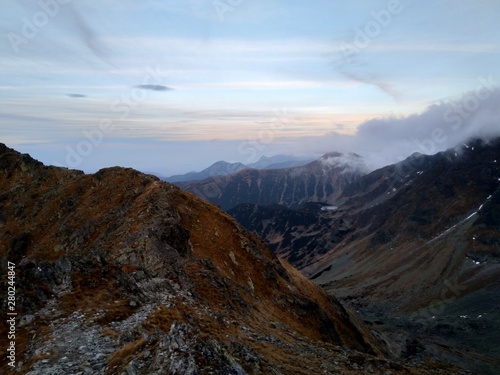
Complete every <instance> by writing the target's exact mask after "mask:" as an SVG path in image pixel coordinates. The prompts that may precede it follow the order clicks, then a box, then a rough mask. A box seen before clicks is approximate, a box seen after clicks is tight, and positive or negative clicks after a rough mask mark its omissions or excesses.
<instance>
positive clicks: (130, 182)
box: [0, 145, 453, 374]
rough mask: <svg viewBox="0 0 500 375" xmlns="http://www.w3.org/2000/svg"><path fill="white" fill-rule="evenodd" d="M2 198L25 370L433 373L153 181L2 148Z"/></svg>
mask: <svg viewBox="0 0 500 375" xmlns="http://www.w3.org/2000/svg"><path fill="white" fill-rule="evenodd" d="M0 191H1V196H0V204H1V206H0V226H1V228H2V231H1V232H0V256H1V259H2V263H1V264H2V273H3V274H5V273H6V266H7V264H8V263H7V262H13V263H14V264H15V265H16V288H17V289H16V293H17V294H16V306H15V308H16V312H17V313H18V317H17V321H18V328H17V332H16V337H17V338H16V350H17V352H16V356H17V363H18V370H19V371H20V372H21V373H25V372H29V373H31V374H34V373H36V374H64V373H78V372H92V373H99V374H100V373H106V374H121V373H122V372H124V371H125V372H126V373H134V374H159V373H164V372H165V371H169V373H172V374H181V373H182V374H183V373H192V374H195V373H208V372H210V371H212V372H213V371H215V372H216V373H218V374H244V373H284V374H292V373H293V374H310V373H319V372H320V371H328V372H339V371H340V372H341V373H345V374H349V373H359V371H358V370H357V369H359V366H360V364H361V365H362V366H369V367H370V368H371V371H374V372H375V373H385V372H386V371H387V370H388V369H394V370H397V371H398V373H433V371H434V370H433V369H434V368H435V367H434V365H432V364H430V365H425V366H424V367H422V368H420V369H418V370H417V369H409V368H406V367H404V366H402V365H399V364H396V363H392V362H389V361H387V360H384V359H381V358H380V357H381V356H382V354H383V353H384V352H386V349H385V345H383V343H382V342H381V341H380V340H379V339H377V338H375V336H374V335H373V334H372V333H371V331H370V330H369V329H368V328H367V327H366V326H365V325H364V324H363V323H362V322H361V321H360V320H359V319H358V318H357V317H356V315H355V314H353V313H351V312H350V311H349V310H346V309H344V308H343V307H342V305H341V304H340V303H339V302H338V301H337V300H336V299H335V298H334V297H330V296H327V295H326V294H325V293H324V292H323V291H322V290H321V289H320V288H319V287H318V286H315V285H314V284H312V283H310V282H308V281H306V280H305V279H304V278H303V277H302V276H301V275H300V274H299V273H298V272H297V271H295V270H294V269H293V268H292V267H291V266H289V265H288V264H287V263H286V262H282V261H280V260H279V259H277V258H276V257H275V256H273V255H272V254H271V253H270V252H269V251H268V250H267V249H266V248H265V246H264V245H263V244H262V242H260V241H259V240H258V239H257V238H256V237H254V236H253V235H251V234H250V233H248V232H247V231H246V230H244V229H243V228H242V227H241V226H239V225H238V224H237V223H236V222H235V221H234V220H233V219H232V218H231V217H229V216H228V215H226V214H224V213H222V212H221V211H219V210H218V209H217V208H216V207H215V206H213V205H211V204H209V203H206V202H204V201H202V200H200V199H198V198H196V197H194V196H192V195H190V194H188V193H185V192H183V191H182V190H180V189H179V188H177V187H175V186H173V185H170V184H167V183H164V182H161V181H159V180H158V179H157V178H155V177H153V176H148V175H143V174H141V173H139V172H136V171H134V170H131V169H124V168H108V169H104V170H101V171H99V172H97V173H96V174H94V175H85V174H83V173H81V172H78V171H70V170H66V169H61V168H55V167H45V166H43V165H42V164H41V163H39V162H37V161H35V160H33V159H31V158H30V157H29V156H28V155H21V154H18V153H17V152H15V151H13V150H11V149H9V148H7V147H5V146H4V145H0ZM3 284H4V285H2V289H1V290H2V296H1V297H2V303H5V301H7V298H6V296H5V294H4V293H5V292H6V291H7V288H6V285H5V281H3ZM4 307H6V306H4ZM1 327H2V332H0V334H1V337H6V332H4V330H5V329H6V327H5V325H2V326H1ZM304 353H307V356H302V355H303V354H304ZM363 353H367V354H363ZM374 355H376V356H378V358H377V357H375V356H374ZM299 356H300V360H299V359H298V357H299ZM6 367H7V364H6V363H5V362H3V363H2V372H3V373H7V372H8V368H6ZM447 368H448V370H449V371H451V372H450V373H453V369H452V368H451V367H447ZM439 371H440V370H439ZM436 373H440V372H436Z"/></svg>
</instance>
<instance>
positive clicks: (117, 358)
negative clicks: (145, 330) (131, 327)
mask: <svg viewBox="0 0 500 375" xmlns="http://www.w3.org/2000/svg"><path fill="white" fill-rule="evenodd" d="M144 346H146V340H144V337H141V338H140V339H137V340H136V341H134V342H130V343H128V344H125V345H124V346H122V347H121V348H120V349H118V350H116V351H115V352H114V353H113V354H111V355H110V356H109V358H108V371H107V374H109V375H112V374H121V373H122V371H123V370H124V368H125V366H126V365H127V364H128V363H129V362H130V361H131V360H132V359H133V357H134V356H137V354H136V353H137V352H138V351H139V350H142V348H144Z"/></svg>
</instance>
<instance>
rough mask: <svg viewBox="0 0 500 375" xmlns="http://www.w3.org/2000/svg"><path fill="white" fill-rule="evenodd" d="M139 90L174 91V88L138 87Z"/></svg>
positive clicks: (157, 86)
mask: <svg viewBox="0 0 500 375" xmlns="http://www.w3.org/2000/svg"><path fill="white" fill-rule="evenodd" d="M134 87H135V88H137V89H143V90H151V91H172V90H173V88H171V87H168V86H163V85H136V86H134Z"/></svg>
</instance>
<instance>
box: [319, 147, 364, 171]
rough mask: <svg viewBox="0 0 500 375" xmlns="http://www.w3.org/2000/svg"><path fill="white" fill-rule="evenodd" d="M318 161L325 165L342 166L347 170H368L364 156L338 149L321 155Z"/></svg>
mask: <svg viewBox="0 0 500 375" xmlns="http://www.w3.org/2000/svg"><path fill="white" fill-rule="evenodd" d="M318 161H319V162H320V163H321V164H322V165H323V166H324V167H330V168H342V169H344V170H345V171H358V172H361V173H367V172H368V168H367V166H366V163H365V160H364V158H363V157H362V156H361V155H358V154H356V153H353V152H348V153H345V154H344V153H340V152H336V151H333V152H329V153H326V154H324V155H323V156H322V157H320V158H319V159H318Z"/></svg>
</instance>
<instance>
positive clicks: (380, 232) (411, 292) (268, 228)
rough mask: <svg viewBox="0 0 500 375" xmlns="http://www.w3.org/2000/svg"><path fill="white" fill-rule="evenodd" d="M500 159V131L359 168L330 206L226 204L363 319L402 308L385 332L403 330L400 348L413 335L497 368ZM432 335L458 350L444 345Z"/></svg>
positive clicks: (452, 355)
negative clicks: (366, 170)
mask: <svg viewBox="0 0 500 375" xmlns="http://www.w3.org/2000/svg"><path fill="white" fill-rule="evenodd" d="M499 163H500V140H499V139H497V140H495V141H491V142H489V143H485V142H483V141H480V140H476V141H471V142H470V143H468V144H467V145H461V146H460V147H457V148H456V149H451V150H448V151H447V152H443V153H439V154H437V155H434V156H424V155H413V156H412V157H410V158H408V159H407V160H405V161H404V162H402V163H398V164H397V165H393V166H388V167H385V168H382V169H380V170H377V171H374V172H372V173H370V174H368V175H366V176H362V177H360V178H359V179H357V180H356V181H354V182H353V183H352V184H350V185H348V186H346V187H345V188H344V189H343V193H342V195H340V196H339V197H338V199H337V200H336V201H335V202H334V204H335V205H336V206H338V208H337V209H336V210H330V211H321V210H320V209H319V207H317V208H316V210H311V209H310V208H308V207H303V208H302V209H300V210H290V209H284V208H280V209H279V210H277V208H276V207H274V208H272V207H256V206H240V207H237V208H235V209H233V210H232V211H230V212H231V214H232V215H234V217H236V218H237V219H238V220H241V222H242V223H243V224H245V226H246V227H247V228H248V229H250V230H252V231H254V232H256V233H258V234H259V235H261V236H262V238H264V239H265V240H266V242H269V243H270V244H271V246H272V248H273V249H275V250H276V251H277V252H278V254H281V255H283V256H286V258H287V259H289V260H290V261H291V262H292V263H293V264H294V265H296V266H297V267H299V268H300V269H301V271H302V272H303V273H304V274H305V275H307V276H309V277H311V278H312V279H313V280H314V281H315V282H317V283H319V284H321V285H323V286H324V288H325V289H326V290H327V291H329V292H330V293H335V294H336V295H338V296H339V297H341V299H343V300H344V301H347V302H349V304H350V305H351V306H353V307H355V308H356V309H358V310H361V311H362V312H363V316H364V318H365V319H367V318H371V319H373V320H374V321H383V320H384V319H387V317H395V316H398V318H397V319H399V321H398V320H395V323H394V322H392V323H391V324H394V325H395V326H396V327H398V328H396V329H395V332H397V333H394V331H393V332H392V333H394V337H396V336H398V335H399V337H403V338H404V339H403V342H402V345H403V346H404V340H406V339H408V340H409V341H408V345H409V347H408V348H407V350H405V351H404V352H406V353H414V352H415V348H414V344H413V343H414V342H415V341H414V340H416V339H417V338H418V340H417V341H419V342H423V343H424V344H423V347H425V350H426V352H427V353H429V352H432V351H433V352H435V353H438V354H439V355H442V356H445V357H446V358H448V359H449V360H453V361H454V362H455V363H458V364H460V365H463V366H465V367H467V368H471V369H473V370H475V371H479V372H480V373H495V371H497V370H498V369H499V368H500V352H499V350H498V347H497V345H496V344H495V342H496V339H495V338H494V337H497V335H498V334H500V326H499V325H498V323H497V322H498V321H500V240H499V233H500V222H499V221H498V217H500V216H499V214H500V164H499ZM300 216H302V219H301V220H298V221H294V220H295V218H297V217H300ZM304 217H305V219H304ZM391 319H392V318H391ZM403 320H404V321H405V322H407V323H405V324H406V325H405V326H404V327H402V326H401V324H402V322H403ZM385 324H388V323H387V322H386V323H385ZM429 337H431V338H429ZM486 338H487V339H486ZM436 342H439V345H445V346H449V347H453V348H454V349H453V350H451V349H450V350H448V351H447V353H446V354H442V353H441V352H442V347H441V348H440V347H439V345H438V344H436ZM464 348H465V349H464ZM418 351H422V350H420V349H419V350H417V352H418ZM402 354H404V353H402ZM414 354H415V353H414ZM439 355H438V356H439Z"/></svg>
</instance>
